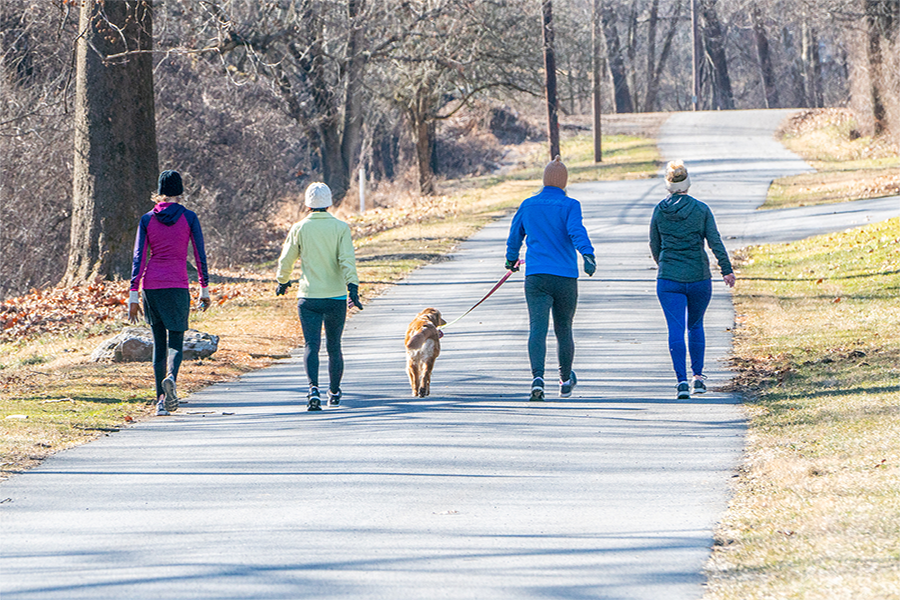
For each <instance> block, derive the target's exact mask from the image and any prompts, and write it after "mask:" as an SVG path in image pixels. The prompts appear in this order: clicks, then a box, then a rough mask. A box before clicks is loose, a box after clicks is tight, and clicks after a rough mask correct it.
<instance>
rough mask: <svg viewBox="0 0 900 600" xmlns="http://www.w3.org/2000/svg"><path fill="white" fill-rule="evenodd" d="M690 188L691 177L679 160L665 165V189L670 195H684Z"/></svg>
mask: <svg viewBox="0 0 900 600" xmlns="http://www.w3.org/2000/svg"><path fill="white" fill-rule="evenodd" d="M690 187H691V176H690V175H689V174H688V172H687V168H686V167H685V166H684V163H683V162H682V161H680V160H673V161H672V162H670V163H669V164H668V165H666V189H667V190H669V193H671V194H684V193H686V192H687V191H688V190H689V189H690Z"/></svg>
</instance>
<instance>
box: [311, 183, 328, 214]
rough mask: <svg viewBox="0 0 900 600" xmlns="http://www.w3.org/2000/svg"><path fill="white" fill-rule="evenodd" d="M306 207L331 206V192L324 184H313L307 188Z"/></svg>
mask: <svg viewBox="0 0 900 600" xmlns="http://www.w3.org/2000/svg"><path fill="white" fill-rule="evenodd" d="M306 206H308V207H310V208H328V207H329V206H331V190H330V189H329V187H328V186H327V185H325V184H324V183H318V182H317V183H311V184H309V187H308V188H306Z"/></svg>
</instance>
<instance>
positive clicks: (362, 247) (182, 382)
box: [0, 117, 661, 477]
mask: <svg viewBox="0 0 900 600" xmlns="http://www.w3.org/2000/svg"><path fill="white" fill-rule="evenodd" d="M660 119H661V117H655V118H654V119H649V120H646V121H647V123H651V124H655V123H656V122H657V121H659V120H660ZM585 144H586V142H585V140H584V138H581V139H574V138H571V137H569V138H565V139H564V142H563V149H564V153H565V154H566V157H567V158H566V160H567V161H569V166H570V168H572V169H573V170H577V169H579V168H582V167H585V168H587V167H589V168H590V169H591V170H592V176H594V177H596V178H598V179H611V178H615V177H619V176H622V174H623V173H624V174H626V176H630V177H646V176H652V175H653V174H654V173H655V172H656V170H657V168H658V166H657V165H658V158H656V157H655V154H654V153H653V152H654V151H655V149H654V146H653V143H652V141H649V140H641V139H640V138H639V137H636V136H634V135H632V136H628V137H625V136H621V137H617V138H611V139H608V140H605V146H606V148H607V149H608V157H607V158H606V159H605V162H604V164H603V165H602V166H600V167H599V168H596V167H594V166H593V165H592V164H588V163H589V162H590V161H584V160H582V159H579V158H577V157H575V154H576V153H578V152H581V153H584V150H583V148H584V146H585ZM570 150H571V152H572V153H573V158H571V159H570V158H568V156H569V152H570ZM544 151H545V150H544V149H543V148H540V147H534V146H532V147H527V148H525V150H524V151H522V152H520V153H519V154H518V156H519V157H520V158H519V159H518V161H517V162H516V163H515V164H514V165H513V169H512V171H511V172H510V173H509V174H508V175H506V176H504V177H500V176H485V177H480V178H469V179H466V180H462V181H446V182H442V183H441V186H440V187H441V189H442V190H444V192H445V194H444V195H442V196H435V197H430V198H421V197H417V196H414V195H410V194H408V193H404V192H402V190H400V189H397V188H391V187H384V188H383V189H382V191H381V192H380V193H381V194H382V196H383V197H385V198H383V200H382V201H381V202H379V204H382V206H381V207H379V208H377V209H374V210H369V211H367V212H365V213H363V214H361V215H360V214H356V213H355V212H353V210H352V208H351V204H352V203H350V202H348V203H347V205H346V206H344V207H341V208H340V209H339V210H338V216H340V217H341V218H343V219H345V220H347V221H348V222H349V223H350V225H351V228H352V229H353V232H354V243H355V245H356V248H357V267H358V270H359V274H360V279H361V280H362V285H361V286H360V292H361V293H362V295H363V301H364V302H365V301H366V300H367V299H370V298H372V297H374V296H376V295H378V294H379V293H381V291H382V290H383V289H384V288H385V287H386V286H389V285H391V284H392V283H393V282H396V281H397V280H399V279H401V278H403V277H404V276H406V275H407V274H408V273H409V272H410V271H412V270H413V269H415V268H417V267H419V266H421V265H423V264H425V263H428V262H434V261H437V260H441V259H442V257H443V256H445V255H446V254H447V253H449V252H451V251H452V250H453V249H454V248H455V247H456V245H457V244H459V243H460V242H461V241H462V240H465V239H466V238H468V237H469V236H470V235H472V234H473V233H475V232H476V231H477V230H478V229H480V228H481V227H482V226H484V225H485V224H486V223H488V222H490V221H491V220H492V219H496V218H498V217H500V216H503V215H505V214H507V213H508V212H509V211H511V210H513V209H514V208H515V207H516V206H518V204H519V203H520V202H521V201H522V200H523V199H524V198H526V197H527V196H528V195H529V194H531V193H533V192H535V191H536V190H537V189H538V188H539V187H540V180H539V179H535V178H539V176H540V172H541V171H540V169H541V168H542V166H543V164H544V163H545V162H546V158H545V157H544V156H543V155H542V153H543V152H544ZM648 165H650V166H649V167H648ZM642 169H643V171H642ZM579 177H586V175H584V174H581V175H579ZM386 196H391V197H390V198H386ZM376 197H377V196H376ZM300 216H301V214H300V213H298V212H297V211H296V208H295V207H288V208H287V209H286V210H285V213H284V214H283V215H281V218H282V221H283V222H282V223H281V226H282V228H283V229H285V230H286V229H287V227H288V226H289V225H290V223H291V222H292V221H293V220H296V219H298V218H300ZM213 251H214V250H213ZM274 271H275V267H274V264H273V263H267V264H263V265H255V266H247V267H245V268H243V269H241V270H236V271H222V270H220V271H217V272H216V273H214V277H213V280H214V282H215V283H214V284H213V286H212V289H213V290H215V291H214V292H213V306H212V307H211V308H210V309H209V310H208V311H207V312H206V313H195V314H194V315H192V318H191V326H192V327H194V328H196V329H199V330H202V331H206V332H208V333H212V334H215V335H218V336H220V345H219V348H220V349H219V351H218V352H217V353H216V354H215V355H213V356H212V357H210V358H209V359H206V360H203V361H188V362H185V363H184V364H183V366H182V370H181V372H180V374H179V378H178V385H179V391H181V392H183V393H182V395H185V394H184V393H190V392H193V391H196V390H198V389H200V388H202V387H204V386H207V385H210V384H211V383H215V382H218V381H227V380H232V379H235V378H237V377H239V376H240V375H241V374H243V373H246V372H248V371H250V370H253V369H258V368H262V367H264V366H266V365H268V364H271V362H272V360H273V359H274V357H278V356H283V355H285V354H287V353H289V352H290V351H291V349H293V348H296V347H298V346H299V345H300V344H301V343H302V336H301V333H300V327H299V322H298V320H297V316H296V300H295V299H294V298H292V297H288V296H290V294H288V296H284V297H280V298H276V297H275V296H274V294H273V291H274V286H275V284H274V280H273V279H272V277H273V274H274ZM298 275H299V273H295V277H296V276H298ZM115 285H119V286H121V287H122V289H121V290H120V292H121V293H124V292H125V289H126V287H125V283H124V282H119V283H118V284H115ZM195 291H196V290H195ZM121 317H122V320H119V321H106V322H103V323H100V324H97V325H91V326H87V325H85V324H84V323H81V322H78V321H75V322H73V324H72V325H71V326H70V327H68V328H62V329H60V330H56V331H54V332H52V333H43V334H35V335H29V334H28V332H23V335H22V336H18V337H17V338H16V339H14V340H9V339H8V340H7V341H4V342H2V343H0V389H2V392H3V394H2V397H0V436H2V437H0V463H2V464H0V476H2V477H8V476H9V475H11V474H14V473H17V472H20V471H22V470H25V469H28V468H30V467H32V466H34V465H35V464H38V463H39V462H40V461H41V460H43V459H44V458H46V457H47V456H49V455H51V454H53V453H55V452H58V451H60V450H62V449H65V448H69V447H72V446H75V445H78V444H82V443H84V442H86V441H89V440H91V439H94V438H96V437H97V436H99V435H104V434H106V433H108V432H110V431H114V430H117V429H119V428H121V427H125V426H127V425H128V423H130V422H133V421H134V420H137V419H142V418H146V417H148V416H149V415H150V414H151V412H152V408H153V407H152V401H153V398H152V396H153V389H152V388H153V377H152V369H151V368H150V366H149V365H148V364H146V363H141V364H134V363H132V364H115V365H111V364H95V363H90V362H89V361H88V358H89V356H90V353H91V351H92V350H93V349H94V348H95V347H96V346H97V345H98V344H99V343H100V342H101V341H102V340H103V339H105V338H106V337H109V335H110V334H111V333H112V332H114V331H116V330H117V329H119V328H120V327H122V326H123V325H124V324H125V322H124V317H125V313H124V308H123V309H122V313H121ZM351 318H352V315H351ZM10 417H11V418H10ZM20 417H25V418H20Z"/></svg>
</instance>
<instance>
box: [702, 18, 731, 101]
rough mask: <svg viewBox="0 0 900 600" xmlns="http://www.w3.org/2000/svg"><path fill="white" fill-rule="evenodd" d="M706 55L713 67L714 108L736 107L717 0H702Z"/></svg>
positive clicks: (708, 62)
mask: <svg viewBox="0 0 900 600" xmlns="http://www.w3.org/2000/svg"><path fill="white" fill-rule="evenodd" d="M699 4H700V15H701V17H702V18H701V27H702V34H703V48H704V56H705V58H706V61H707V64H708V65H709V66H710V67H711V73H710V74H711V79H712V81H711V83H712V90H713V108H719V109H723V110H731V109H733V108H734V94H733V92H732V90H731V77H730V76H729V74H728V59H727V58H726V56H725V30H724V28H723V27H722V23H721V21H720V20H719V15H718V12H717V10H716V0H700V2H699Z"/></svg>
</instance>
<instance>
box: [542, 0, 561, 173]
mask: <svg viewBox="0 0 900 600" xmlns="http://www.w3.org/2000/svg"><path fill="white" fill-rule="evenodd" d="M541 13H542V17H543V27H542V28H541V29H542V31H543V39H544V71H545V72H546V73H545V75H546V77H547V85H546V87H547V134H548V137H549V138H550V160H553V159H554V158H556V157H557V156H559V115H558V111H559V101H558V100H557V97H556V55H555V54H554V52H553V7H552V6H551V0H543V4H542V6H541Z"/></svg>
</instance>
